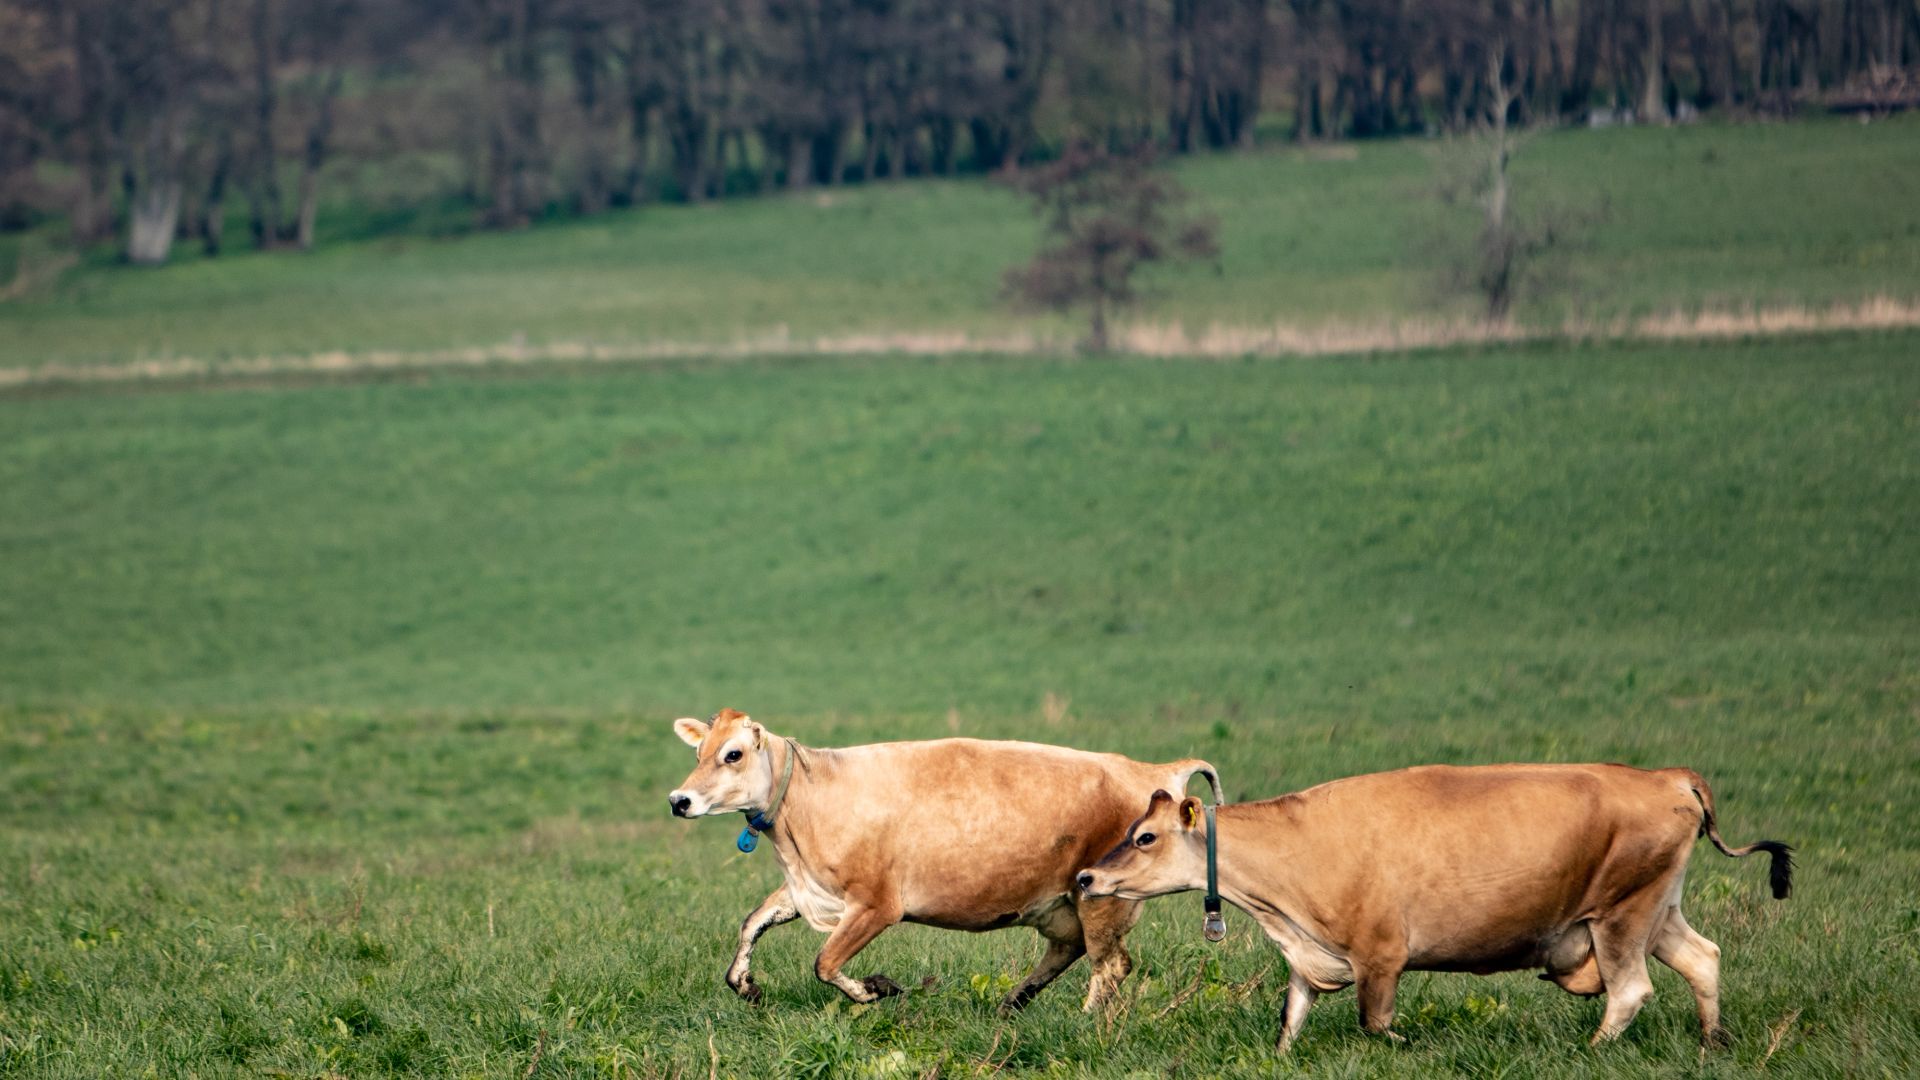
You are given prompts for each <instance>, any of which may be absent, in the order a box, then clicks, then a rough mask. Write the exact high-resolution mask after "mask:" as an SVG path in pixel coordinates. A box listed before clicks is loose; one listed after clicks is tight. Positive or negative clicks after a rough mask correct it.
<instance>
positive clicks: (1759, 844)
mask: <svg viewBox="0 0 1920 1080" xmlns="http://www.w3.org/2000/svg"><path fill="white" fill-rule="evenodd" d="M1689 775H1690V777H1691V779H1690V780H1689V785H1690V786H1691V787H1692V788H1693V797H1694V798H1695V799H1698V800H1699V801H1700V835H1702V836H1704V837H1706V838H1707V839H1709V840H1711V841H1713V846H1714V847H1717V848H1719V849H1720V854H1722V855H1727V856H1731V857H1732V858H1735V859H1740V858H1745V857H1746V856H1748V855H1751V854H1753V853H1754V852H1756V851H1764V852H1766V853H1767V854H1768V855H1770V856H1772V858H1773V864H1772V866H1771V867H1769V869H1768V872H1767V882H1768V884H1770V885H1772V886H1773V898H1774V899H1775V900H1785V899H1786V898H1787V897H1789V896H1791V895H1793V849H1792V848H1790V847H1788V846H1787V845H1785V844H1783V843H1781V842H1780V841H1778V840H1755V841H1754V842H1753V843H1751V844H1748V845H1747V846H1746V847H1737V848H1730V847H1728V846H1727V842H1726V841H1725V840H1722V839H1720V825H1719V822H1718V821H1716V820H1715V819H1714V816H1713V789H1712V788H1709V787H1708V786H1707V781H1706V780H1705V778H1703V777H1702V776H1701V775H1700V774H1699V773H1690V774H1689Z"/></svg>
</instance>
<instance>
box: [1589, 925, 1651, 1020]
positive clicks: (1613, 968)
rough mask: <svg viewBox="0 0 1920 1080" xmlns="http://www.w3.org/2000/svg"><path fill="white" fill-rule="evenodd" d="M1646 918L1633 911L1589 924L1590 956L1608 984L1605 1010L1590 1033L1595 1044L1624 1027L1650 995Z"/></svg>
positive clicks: (1602, 980) (1601, 976) (1602, 978)
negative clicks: (1591, 940) (1623, 915)
mask: <svg viewBox="0 0 1920 1080" xmlns="http://www.w3.org/2000/svg"><path fill="white" fill-rule="evenodd" d="M1648 922H1649V920H1648V919H1647V918H1646V917H1645V916H1642V915H1638V914H1634V915H1630V916H1626V917H1617V918H1614V919H1610V920H1608V921H1607V922H1604V923H1598V922H1596V923H1594V924H1593V926H1592V930H1593V958H1594V961H1595V962H1596V963H1598V964H1599V965H1600V981H1601V982H1603V983H1605V984H1606V987H1607V1011H1606V1013H1605V1014H1604V1015H1603V1016H1601V1018H1600V1030H1599V1031H1596V1032H1594V1033H1593V1042H1594V1043H1595V1044H1598V1043H1603V1042H1606V1041H1607V1040H1608V1039H1613V1038H1617V1037H1618V1036H1619V1035H1620V1033H1621V1032H1623V1031H1625V1030H1627V1025H1628V1024H1631V1023H1633V1018H1634V1016H1635V1015H1637V1014H1638V1013H1639V1012H1640V1006H1642V1005H1645V1004H1646V1003H1647V999H1648V998H1650V997H1652V996H1653V980H1652V979H1649V978H1648V977H1647V944H1648V942H1647V938H1648V930H1649V929H1650V927H1649V926H1648V925H1647V924H1648Z"/></svg>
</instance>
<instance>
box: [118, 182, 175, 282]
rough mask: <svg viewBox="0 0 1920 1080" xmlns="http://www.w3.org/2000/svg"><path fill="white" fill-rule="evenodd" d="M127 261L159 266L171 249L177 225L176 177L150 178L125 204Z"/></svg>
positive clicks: (135, 263) (137, 264)
mask: <svg viewBox="0 0 1920 1080" xmlns="http://www.w3.org/2000/svg"><path fill="white" fill-rule="evenodd" d="M129 211H130V214H129V220H128V223H127V261H128V262H130V263H133V264H134V265H135V266H159V265H161V264H162V263H164V262H166V261H167V255H168V253H169V252H171V251H172V250H173V235H174V231H175V230H176V229H178V228H179V226H180V181H179V180H178V179H175V178H173V177H166V178H153V179H150V180H148V181H147V182H146V183H145V184H142V185H141V186H140V189H139V192H138V193H137V194H135V196H134V198H133V205H132V206H131V207H130V208H129Z"/></svg>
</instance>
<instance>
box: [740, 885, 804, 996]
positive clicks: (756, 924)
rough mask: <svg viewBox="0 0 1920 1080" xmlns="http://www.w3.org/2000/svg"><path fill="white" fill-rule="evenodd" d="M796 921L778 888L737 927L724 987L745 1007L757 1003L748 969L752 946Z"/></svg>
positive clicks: (782, 889)
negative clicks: (736, 945) (737, 941)
mask: <svg viewBox="0 0 1920 1080" xmlns="http://www.w3.org/2000/svg"><path fill="white" fill-rule="evenodd" d="M799 917H800V912H799V911H798V910H796V909H795V908H794V906H793V900H792V898H790V897H789V896H788V895H787V887H786V886H785V885H782V886H780V887H779V888H778V889H775V890H773V893H772V895H770V896H768V897H767V898H766V899H765V900H762V901H760V906H759V907H757V908H754V909H753V912H752V913H751V914H749V915H748V916H747V918H746V921H745V922H742V923H741V924H740V947H739V948H738V949H736V950H734V953H733V963H732V964H729V965H728V966H727V985H728V986H730V987H732V988H733V992H734V993H736V994H739V995H740V996H741V997H743V998H745V999H747V1004H749V1005H757V1004H759V1003H760V988H759V987H758V986H756V985H754V982H753V972H752V971H751V970H750V969H749V968H748V962H749V961H750V959H751V958H752V956H753V943H754V942H756V941H759V940H760V935H761V934H764V933H766V932H767V931H769V930H771V929H773V928H774V927H776V926H779V925H780V924H781V923H788V922H792V921H793V920H795V919H797V918H799Z"/></svg>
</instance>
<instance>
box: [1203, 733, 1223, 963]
mask: <svg viewBox="0 0 1920 1080" xmlns="http://www.w3.org/2000/svg"><path fill="white" fill-rule="evenodd" d="M1206 777H1207V783H1208V784H1210V785H1211V786H1212V787H1213V801H1212V802H1210V803H1208V804H1207V895H1206V899H1205V900H1204V901H1203V902H1202V903H1203V905H1204V911H1205V914H1204V915H1202V917H1201V924H1200V926H1201V933H1203V934H1205V935H1206V938H1207V940H1208V941H1214V942H1217V941H1221V940H1224V939H1225V938H1226V936H1227V922H1226V920H1225V919H1223V918H1221V916H1220V824H1219V822H1218V820H1216V814H1215V811H1217V810H1219V809H1220V781H1219V779H1218V778H1217V777H1215V776H1214V775H1213V773H1212V772H1210V771H1209V772H1208V773H1206Z"/></svg>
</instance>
